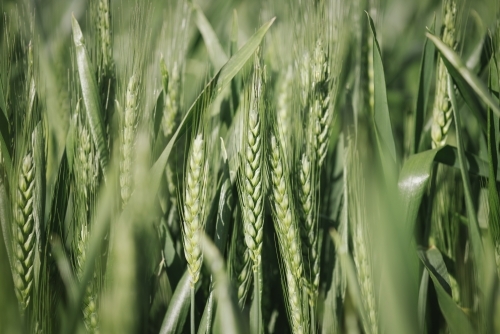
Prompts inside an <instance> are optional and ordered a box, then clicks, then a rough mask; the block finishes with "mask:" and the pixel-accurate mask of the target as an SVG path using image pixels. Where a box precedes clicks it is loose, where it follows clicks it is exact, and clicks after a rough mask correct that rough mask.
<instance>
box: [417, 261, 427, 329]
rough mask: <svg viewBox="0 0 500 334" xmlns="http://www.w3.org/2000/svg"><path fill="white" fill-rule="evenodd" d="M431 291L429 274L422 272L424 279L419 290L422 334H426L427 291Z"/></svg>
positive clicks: (419, 313)
mask: <svg viewBox="0 0 500 334" xmlns="http://www.w3.org/2000/svg"><path fill="white" fill-rule="evenodd" d="M428 290H429V272H428V271H427V270H425V269H424V270H423V271H422V279H421V280H420V288H419V290H418V323H419V325H420V333H422V334H425V333H426V331H425V314H426V312H427V291H428Z"/></svg>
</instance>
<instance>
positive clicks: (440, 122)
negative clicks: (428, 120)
mask: <svg viewBox="0 0 500 334" xmlns="http://www.w3.org/2000/svg"><path fill="white" fill-rule="evenodd" d="M456 19H457V5H456V3H455V1H454V0H444V12H443V28H442V34H441V38H442V40H443V42H444V43H445V44H446V45H448V46H449V47H451V48H453V49H455V48H456V46H457V39H456V31H455V30H456ZM447 80H448V71H447V70H446V66H445V64H444V62H443V59H442V58H441V56H439V58H438V63H437V76H436V96H435V99H434V105H433V108H432V119H433V123H432V129H431V137H432V147H433V148H437V147H442V146H444V144H445V142H446V138H447V136H448V131H449V129H450V126H451V121H452V120H453V110H452V109H451V103H450V99H449V97H448V92H447Z"/></svg>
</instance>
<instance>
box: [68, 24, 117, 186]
mask: <svg viewBox="0 0 500 334" xmlns="http://www.w3.org/2000/svg"><path fill="white" fill-rule="evenodd" d="M71 26H72V28H73V41H74V43H75V49H76V64H77V67H78V74H79V77H80V86H81V88H82V98H83V103H84V105H85V110H86V111H87V119H88V121H89V124H90V132H91V133H92V139H93V141H94V145H95V147H96V149H97V154H98V155H99V162H100V164H101V168H102V170H103V171H104V178H105V179H106V167H107V166H108V159H109V157H108V155H109V153H108V146H107V141H106V137H105V136H106V133H105V132H104V121H103V115H102V110H101V102H100V100H99V99H100V97H99V90H98V88H97V82H96V78H95V73H96V72H95V70H94V68H93V66H92V63H91V62H90V57H89V55H88V52H87V49H86V48H85V44H84V41H83V34H82V31H81V29H80V25H79V24H78V22H77V20H76V19H75V17H74V16H72V18H71Z"/></svg>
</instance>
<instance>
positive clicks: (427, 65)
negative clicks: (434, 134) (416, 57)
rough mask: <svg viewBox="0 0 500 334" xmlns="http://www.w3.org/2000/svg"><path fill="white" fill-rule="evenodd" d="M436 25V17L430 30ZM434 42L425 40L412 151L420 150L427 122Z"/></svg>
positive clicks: (432, 30)
mask: <svg viewBox="0 0 500 334" xmlns="http://www.w3.org/2000/svg"><path fill="white" fill-rule="evenodd" d="M435 25H436V17H435V16H434V20H433V22H432V26H431V28H430V31H431V32H432V33H434V27H435ZM434 52H435V47H434V44H432V43H428V41H427V40H425V42H424V53H423V54H422V61H421V63H420V75H419V83H418V95H417V107H416V109H415V127H414V129H413V146H412V153H417V152H419V151H420V149H419V148H420V141H421V137H422V132H423V129H424V122H425V111H426V110H427V103H428V102H429V90H430V88H431V84H432V78H433V73H434Z"/></svg>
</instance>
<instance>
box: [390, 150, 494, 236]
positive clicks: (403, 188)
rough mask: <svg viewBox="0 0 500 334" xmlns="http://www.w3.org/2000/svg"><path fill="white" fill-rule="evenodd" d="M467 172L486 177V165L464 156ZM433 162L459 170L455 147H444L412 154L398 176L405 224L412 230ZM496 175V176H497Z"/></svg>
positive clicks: (479, 160)
mask: <svg viewBox="0 0 500 334" xmlns="http://www.w3.org/2000/svg"><path fill="white" fill-rule="evenodd" d="M465 158H466V160H467V171H468V172H469V173H471V174H475V175H480V176H483V177H488V163H487V162H486V161H484V160H482V159H481V158H479V157H477V156H475V155H473V154H468V153H466V154H465ZM435 162H439V163H443V164H445V165H448V166H452V167H455V168H460V164H459V161H458V151H457V149H456V148H455V147H452V146H449V145H446V146H444V147H442V148H439V149H434V150H428V151H424V152H421V153H418V154H414V155H412V156H410V157H409V158H408V160H406V161H405V163H404V165H403V168H402V169H401V171H400V174H399V182H398V187H399V192H400V195H401V197H402V200H403V208H404V210H405V212H406V213H405V222H406V223H405V224H406V227H407V228H408V229H410V230H413V226H414V224H415V220H416V219H417V214H418V210H419V208H420V203H421V202H422V197H423V195H424V192H425V191H426V189H427V183H428V182H429V179H430V175H431V169H432V165H433V164H434V163H435ZM497 175H498V174H497Z"/></svg>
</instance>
